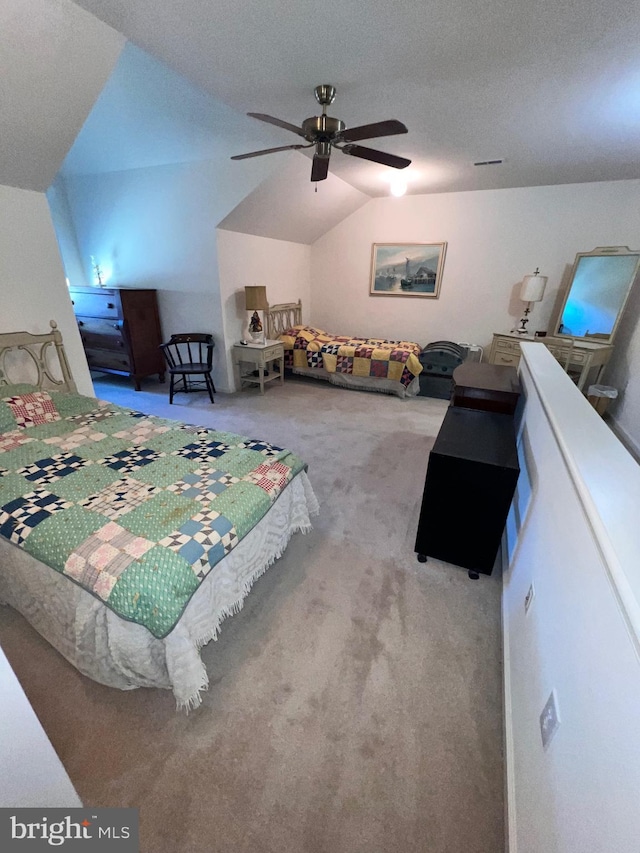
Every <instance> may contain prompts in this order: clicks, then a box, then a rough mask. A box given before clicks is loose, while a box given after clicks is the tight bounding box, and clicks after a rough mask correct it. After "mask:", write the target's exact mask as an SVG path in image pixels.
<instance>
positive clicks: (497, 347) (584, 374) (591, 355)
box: [489, 332, 613, 391]
mask: <svg viewBox="0 0 640 853" xmlns="http://www.w3.org/2000/svg"><path fill="white" fill-rule="evenodd" d="M521 341H535V342H538V343H541V344H543V345H544V346H545V347H546V348H547V349H548V350H549V352H550V353H551V355H553V357H554V358H556V359H557V360H558V361H559V362H560V364H562V366H563V367H564V368H565V369H566V370H567V372H568V373H570V374H572V375H575V376H576V380H577V385H578V388H579V389H580V390H581V391H582V390H583V389H584V386H585V383H586V381H587V379H589V381H590V382H591V383H593V382H599V381H600V376H601V375H602V371H603V370H604V368H605V365H606V364H607V362H608V361H609V359H610V358H611V354H612V352H613V347H612V346H611V344H607V343H602V344H601V343H598V342H597V341H585V340H584V339H583V338H576V339H572V338H569V337H553V336H546V337H544V338H536V337H533V336H532V335H518V334H516V333H514V332H512V333H503V334H498V333H494V335H493V343H492V344H491V352H490V353H489V363H490V364H505V365H510V366H511V367H517V366H518V364H519V363H520V342H521ZM592 371H593V372H592Z"/></svg>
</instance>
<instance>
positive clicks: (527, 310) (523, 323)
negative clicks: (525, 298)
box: [511, 305, 531, 335]
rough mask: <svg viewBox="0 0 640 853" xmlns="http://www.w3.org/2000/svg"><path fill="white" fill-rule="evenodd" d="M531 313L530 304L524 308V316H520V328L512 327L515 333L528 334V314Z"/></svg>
mask: <svg viewBox="0 0 640 853" xmlns="http://www.w3.org/2000/svg"><path fill="white" fill-rule="evenodd" d="M530 313H531V309H530V308H529V306H528V305H527V307H526V308H525V309H524V314H523V316H522V317H521V318H520V325H519V326H518V328H517V329H512V330H511V331H512V332H513V333H515V334H516V335H526V334H528V332H527V323H528V322H529V317H528V316H527V315H528V314H530Z"/></svg>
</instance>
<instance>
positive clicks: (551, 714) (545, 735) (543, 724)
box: [540, 689, 560, 749]
mask: <svg viewBox="0 0 640 853" xmlns="http://www.w3.org/2000/svg"><path fill="white" fill-rule="evenodd" d="M559 726H560V711H559V709H558V697H557V696H556V691H555V689H554V690H552V691H551V695H550V696H549V698H548V699H547V704H546V705H545V706H544V708H543V709H542V713H541V714H540V734H541V736H542V748H543V749H546V748H547V747H548V746H549V744H550V743H551V740H552V738H553V736H554V735H555V733H556V732H557V731H558V727H559Z"/></svg>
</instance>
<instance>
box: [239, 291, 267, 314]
mask: <svg viewBox="0 0 640 853" xmlns="http://www.w3.org/2000/svg"><path fill="white" fill-rule="evenodd" d="M244 307H245V308H246V309H247V311H266V310H267V309H268V308H269V303H268V302H267V288H266V287H263V286H261V285H258V286H256V287H245V289H244Z"/></svg>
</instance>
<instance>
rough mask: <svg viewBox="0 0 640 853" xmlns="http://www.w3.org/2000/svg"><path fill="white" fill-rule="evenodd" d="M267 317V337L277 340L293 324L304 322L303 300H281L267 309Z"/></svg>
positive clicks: (297, 324)
mask: <svg viewBox="0 0 640 853" xmlns="http://www.w3.org/2000/svg"><path fill="white" fill-rule="evenodd" d="M265 314H266V318H267V338H268V339H269V340H270V341H275V340H276V339H277V338H278V337H279V336H280V335H281V334H282V333H283V332H286V330H287V329H290V328H291V327H292V326H300V325H301V324H302V301H301V300H300V299H298V301H297V302H281V303H280V304H279V305H270V306H269V308H267V310H266V311H265Z"/></svg>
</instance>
